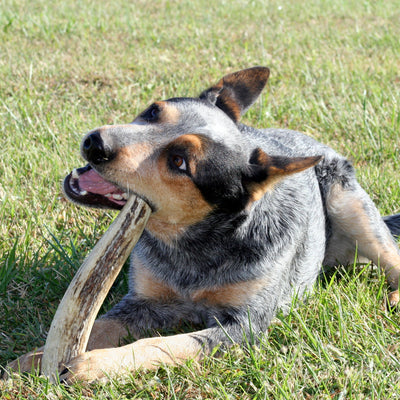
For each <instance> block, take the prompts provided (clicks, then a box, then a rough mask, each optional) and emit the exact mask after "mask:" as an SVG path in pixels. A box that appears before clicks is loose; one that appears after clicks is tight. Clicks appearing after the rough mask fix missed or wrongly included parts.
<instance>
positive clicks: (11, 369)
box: [2, 347, 44, 379]
mask: <svg viewBox="0 0 400 400" xmlns="http://www.w3.org/2000/svg"><path fill="white" fill-rule="evenodd" d="M43 349H44V347H40V348H38V349H36V350H33V351H31V352H29V353H27V354H24V355H23V356H21V357H19V358H17V359H16V360H14V361H11V362H10V363H9V364H7V366H6V371H5V372H4V374H3V376H2V378H3V379H8V378H9V377H10V374H11V373H23V372H35V371H39V369H40V361H41V360H42V355H43Z"/></svg>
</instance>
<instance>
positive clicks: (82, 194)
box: [79, 190, 88, 196]
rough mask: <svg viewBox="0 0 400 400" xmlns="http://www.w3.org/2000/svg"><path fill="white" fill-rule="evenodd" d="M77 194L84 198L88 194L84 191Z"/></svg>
mask: <svg viewBox="0 0 400 400" xmlns="http://www.w3.org/2000/svg"><path fill="white" fill-rule="evenodd" d="M79 194H80V195H81V196H86V195H87V194H88V192H87V191H86V190H81V191H80V192H79Z"/></svg>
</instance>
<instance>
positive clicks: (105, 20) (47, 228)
mask: <svg viewBox="0 0 400 400" xmlns="http://www.w3.org/2000/svg"><path fill="white" fill-rule="evenodd" d="M399 20H400V9H399V8H398V4H397V1H395V0H387V1H383V0H377V1H370V0H365V1H362V2H360V1H355V0H332V1H329V2H327V1H324V0H311V1H309V2H307V4H306V5H305V3H302V2H296V1H289V0H280V1H278V0H271V1H269V2H263V1H258V0H254V1H244V0H232V1H229V2H227V1H221V2H210V1H204V0H197V1H189V0H183V1H174V0H171V1H168V0H155V1H152V2H147V1H144V0H137V1H134V2H132V1H127V0H119V1H115V2H90V1H88V0H82V1H80V2H73V1H71V0H65V1H63V2H50V1H48V0H37V1H35V2H28V1H26V0H7V1H5V0H0V121H1V125H0V126H1V128H0V129H1V130H0V135H1V146H0V238H1V239H0V365H4V364H5V363H6V362H7V361H9V360H11V359H13V358H15V357H16V356H18V355H20V354H22V353H24V352H26V351H28V350H30V349H32V348H33V347H35V346H38V345H41V344H43V342H44V340H45V337H46V332H47V330H48V328H49V325H50V321H51V319H52V316H53V314H54V312H55V310H56V308H57V305H58V302H59V300H60V298H61V296H62V294H63V292H64V291H65V289H66V287H67V286H68V283H69V281H70V279H71V277H72V276H73V274H74V271H75V270H76V268H77V267H78V266H79V265H80V263H81V261H82V260H83V258H84V256H85V255H86V254H87V253H88V252H89V251H90V249H91V248H92V247H93V243H95V241H96V240H97V239H98V238H99V237H100V236H101V234H102V233H103V232H104V231H105V230H106V229H107V226H108V225H109V223H110V221H111V219H112V218H113V217H114V216H115V214H114V213H111V212H110V213H107V212H106V213H104V212H100V211H90V210H84V209H82V208H78V207H76V206H74V205H72V204H69V203H67V202H66V201H65V200H64V199H63V197H62V194H61V189H60V187H61V181H62V179H63V177H64V176H65V175H66V174H67V173H68V172H69V171H70V170H71V169H72V168H73V167H76V166H80V165H81V164H82V161H81V160H80V158H79V153H78V146H79V141H80V138H81V136H82V133H84V132H85V131H88V130H89V129H92V128H93V127H96V126H100V125H103V124H111V123H125V122H129V121H130V120H132V118H133V117H134V116H135V115H136V114H137V112H138V111H139V110H141V109H143V108H144V107H145V106H146V105H147V104H149V103H150V102H151V101H152V100H154V99H160V98H167V97H172V96H185V95H195V94H198V93H200V92H201V91H202V90H203V89H204V88H206V87H208V85H210V84H212V83H214V82H216V81H217V80H218V79H219V78H220V77H221V76H222V75H223V74H225V73H228V72H232V71H235V70H238V69H240V68H245V67H248V66H253V65H268V66H269V67H270V68H271V72H272V73H271V78H270V81H269V86H268V88H267V89H266V91H265V94H264V96H263V98H262V99H261V100H260V101H259V102H258V103H257V104H256V105H255V106H254V107H253V108H252V109H251V110H250V111H249V112H248V113H247V114H246V116H245V118H244V121H245V122H246V123H249V124H252V125H255V126H261V127H267V126H276V127H287V128H291V129H297V130H302V131H306V132H307V133H309V134H310V135H312V136H313V137H315V138H317V139H319V140H322V141H323V142H325V143H327V144H329V145H331V146H332V147H334V148H335V149H336V150H338V151H339V152H341V153H343V154H345V155H347V156H348V157H350V158H351V159H352V161H353V163H354V165H355V166H356V168H357V169H358V176H359V180H360V182H361V183H362V185H363V186H364V188H365V189H366V190H367V192H368V193H369V194H370V196H371V197H372V198H373V199H374V201H375V202H376V204H377V206H378V207H379V209H380V210H381V212H382V213H383V214H389V213H394V212H399V198H400V185H399V178H398V171H399V170H400V168H399V159H400V158H399V147H400V141H399V131H400V104H399V99H400V73H399V71H400V42H399V40H398V38H399V37H400V25H399V23H398V21H399ZM359 272H360V271H359V270H355V271H350V272H347V273H343V274H342V275H343V276H342V277H341V279H336V277H337V275H336V276H335V278H332V279H329V280H328V281H327V282H326V283H325V284H324V285H320V286H319V287H317V289H316V293H315V294H314V295H313V296H311V297H310V298H309V299H308V300H307V301H306V302H305V303H303V302H302V303H299V304H296V306H295V307H293V311H292V312H291V313H290V314H289V315H288V316H286V317H284V316H279V317H278V319H277V322H276V323H275V324H273V325H272V326H271V327H270V330H269V332H268V336H266V337H265V338H264V339H263V341H262V343H261V345H260V346H259V348H252V349H251V350H250V351H248V352H244V351H243V350H240V349H233V350H232V351H231V352H229V353H227V354H225V355H224V356H223V357H222V358H219V359H215V358H212V357H211V358H209V359H207V360H205V361H204V363H202V364H201V365H196V364H194V363H188V364H187V365H186V366H183V367H181V368H161V369H159V370H158V371H156V372H153V373H143V372H141V371H139V372H138V373H137V374H133V375H132V376H130V377H129V378H128V379H127V380H125V381H113V382H110V383H108V384H95V385H90V386H83V385H74V386H72V387H70V388H66V387H63V386H57V385H55V386H52V385H49V384H48V382H47V381H46V380H45V379H43V378H38V377H35V376H26V377H23V378H22V379H21V380H20V381H15V382H14V383H13V385H12V386H0V392H1V396H2V398H5V399H26V398H35V399H36V398H38V399H47V398H66V399H83V398H99V399H103V398H107V399H125V398H129V399H131V398H138V399H139V398H140V399H142V398H143V399H147V398H149V399H154V398H171V399H175V398H176V399H183V398H190V399H192V398H193V399H195V398H196V399H197V398H199V399H200V398H210V399H211V398H223V399H233V398H238V399H292V398H293V399H294V398H295V399H363V398H365V399H389V398H390V399H393V398H400V361H399V360H400V354H399V352H400V350H399V345H398V343H399V339H400V338H399V336H400V318H399V315H398V314H396V313H393V314H391V313H388V312H386V311H385V310H384V309H383V308H382V307H381V304H382V302H383V298H384V296H385V294H386V292H387V288H386V285H385V283H384V280H383V277H381V276H379V274H377V273H376V271H375V270H373V269H372V268H370V267H366V268H365V271H364V273H363V274H359ZM126 280H127V278H126V270H125V271H124V273H123V274H121V276H120V277H119V279H118V281H117V282H116V284H115V285H114V287H113V289H112V291H111V293H110V295H109V297H108V299H107V301H106V303H105V305H104V308H105V309H107V308H109V307H110V306H111V305H112V304H114V303H115V302H116V301H118V299H119V298H120V297H121V296H122V295H123V293H124V291H125V290H126V286H127V283H126Z"/></svg>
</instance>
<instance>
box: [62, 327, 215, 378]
mask: <svg viewBox="0 0 400 400" xmlns="http://www.w3.org/2000/svg"><path fill="white" fill-rule="evenodd" d="M197 335H199V336H202V335H203V332H202V331H200V332H196V333H194V334H181V335H175V336H167V337H153V338H146V339H141V340H138V341H137V342H135V343H132V344H129V345H126V346H122V347H118V348H112V349H100V350H92V351H89V352H87V353H84V354H82V355H80V356H78V357H76V358H74V359H73V360H71V361H70V362H69V363H68V370H69V372H68V373H67V374H65V375H64V376H63V378H64V379H66V380H67V381H68V382H69V383H72V382H75V381H81V380H83V381H88V382H90V381H93V380H96V379H103V378H109V377H113V376H120V375H121V374H126V373H127V372H129V371H135V370H137V369H139V368H145V369H156V368H158V367H159V366H160V365H161V364H166V365H180V364H182V363H184V362H185V361H187V360H190V359H194V360H199V359H200V358H202V357H203V356H204V352H203V348H202V346H201V344H200V341H198V340H196V336H197ZM204 350H205V351H206V352H207V349H204Z"/></svg>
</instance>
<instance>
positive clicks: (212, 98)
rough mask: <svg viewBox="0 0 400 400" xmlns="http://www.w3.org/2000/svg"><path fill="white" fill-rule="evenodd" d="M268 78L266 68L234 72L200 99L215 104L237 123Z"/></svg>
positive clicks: (206, 91)
mask: <svg viewBox="0 0 400 400" xmlns="http://www.w3.org/2000/svg"><path fill="white" fill-rule="evenodd" d="M268 77H269V69H268V68H266V67H253V68H248V69H244V70H242V71H238V72H234V73H233V74H229V75H226V76H224V77H223V78H222V79H221V80H220V81H219V82H218V83H217V84H216V85H215V86H212V87H211V88H209V89H207V90H205V91H204V92H203V93H202V94H201V95H200V98H201V99H205V100H208V101H209V102H210V103H212V104H215V105H216V106H217V107H219V108H220V109H221V110H223V111H224V112H225V113H226V114H228V115H229V117H231V118H232V119H233V120H234V121H235V122H237V121H239V119H240V116H241V115H243V114H244V113H245V112H246V111H247V110H248V108H249V107H250V106H251V105H252V104H253V103H254V102H255V101H256V99H257V97H258V96H259V95H260V93H261V92H262V90H263V89H264V87H265V85H266V83H267V80H268Z"/></svg>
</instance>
